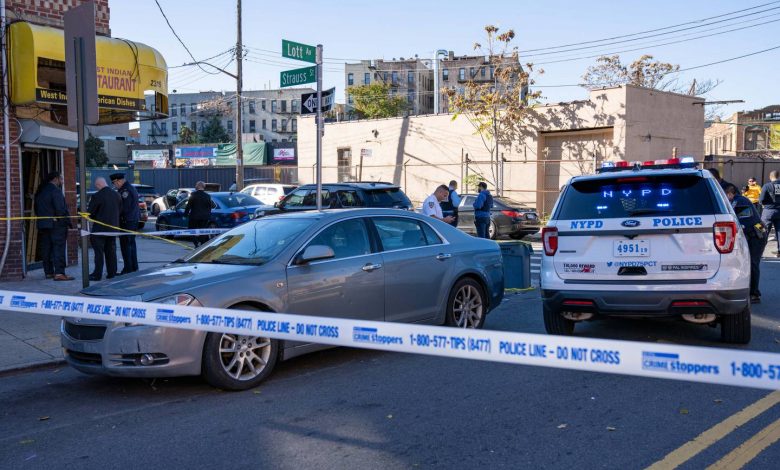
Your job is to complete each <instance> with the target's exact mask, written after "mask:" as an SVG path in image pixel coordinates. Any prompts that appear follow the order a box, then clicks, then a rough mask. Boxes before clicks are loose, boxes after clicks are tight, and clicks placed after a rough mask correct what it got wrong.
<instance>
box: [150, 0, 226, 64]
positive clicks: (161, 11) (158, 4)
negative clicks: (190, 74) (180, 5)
mask: <svg viewBox="0 0 780 470" xmlns="http://www.w3.org/2000/svg"><path fill="white" fill-rule="evenodd" d="M154 3H156V4H157V8H158V9H159V10H160V13H162V16H163V18H164V19H165V22H166V23H167V24H168V28H170V30H171V32H172V33H173V35H174V36H176V39H178V40H179V43H180V44H181V45H182V47H184V50H185V51H187V54H189V55H190V58H191V59H192V60H193V61H195V62H197V61H198V59H196V58H195V56H194V55H192V52H190V48H189V47H187V45H186V44H184V41H182V40H181V38H180V37H179V34H178V33H177V32H176V30H175V29H173V26H172V25H171V22H170V21H168V17H167V16H166V15H165V12H164V11H163V8H162V5H160V2H159V1H158V0H154ZM198 68H200V69H201V70H203V71H204V72H205V73H207V74H209V75H216V74H218V73H219V72H209V71H208V70H206V69H204V68H203V67H201V66H200V64H198Z"/></svg>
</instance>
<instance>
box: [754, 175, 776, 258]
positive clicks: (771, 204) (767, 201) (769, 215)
mask: <svg viewBox="0 0 780 470" xmlns="http://www.w3.org/2000/svg"><path fill="white" fill-rule="evenodd" d="M758 202H760V203H761V205H762V206H763V207H764V209H763V210H762V211H761V222H763V224H764V225H765V226H766V227H767V230H768V231H770V232H771V231H772V227H774V228H775V235H777V236H776V238H777V251H776V252H775V256H777V257H778V258H780V232H778V228H780V171H777V170H773V171H770V172H769V183H767V184H765V185H764V186H763V187H762V188H761V194H760V195H759V196H758Z"/></svg>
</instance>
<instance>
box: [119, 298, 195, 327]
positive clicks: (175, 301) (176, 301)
mask: <svg viewBox="0 0 780 470" xmlns="http://www.w3.org/2000/svg"><path fill="white" fill-rule="evenodd" d="M152 302H154V303H156V304H168V305H190V306H194V307H202V306H203V304H201V303H200V301H198V299H196V298H195V297H193V296H191V295H190V294H175V295H172V296H170V297H163V298H161V299H155V300H152ZM125 326H147V325H144V324H143V323H125Z"/></svg>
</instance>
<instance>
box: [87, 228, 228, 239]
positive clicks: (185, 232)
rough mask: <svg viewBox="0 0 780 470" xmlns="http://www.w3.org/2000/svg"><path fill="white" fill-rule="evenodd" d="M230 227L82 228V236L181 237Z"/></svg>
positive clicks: (220, 231) (214, 231) (206, 233)
mask: <svg viewBox="0 0 780 470" xmlns="http://www.w3.org/2000/svg"><path fill="white" fill-rule="evenodd" d="M228 230H230V229H227V228H188V229H179V230H160V231H157V232H130V231H128V232H89V231H87V230H82V231H81V235H82V236H85V237H86V236H89V235H99V236H101V237H121V236H126V235H136V236H154V237H166V236H167V237H179V236H198V235H221V234H223V233H225V232H227V231H228Z"/></svg>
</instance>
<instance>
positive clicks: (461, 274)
mask: <svg viewBox="0 0 780 470" xmlns="http://www.w3.org/2000/svg"><path fill="white" fill-rule="evenodd" d="M501 263H502V258H501V251H500V249H499V247H498V245H497V244H496V243H495V242H493V241H490V240H483V239H478V238H474V237H472V236H469V235H466V234H464V233H462V232H461V231H459V230H457V229H455V228H454V227H451V226H450V225H447V224H445V223H443V222H440V221H438V220H434V219H432V218H430V217H424V216H422V215H419V214H414V213H411V212H406V211H399V210H393V209H355V210H338V211H322V212H307V213H297V214H286V215H278V216H270V217H264V218H262V219H258V220H254V221H252V222H249V223H246V224H244V225H241V226H239V227H236V228H234V229H233V230H230V231H229V232H226V233H224V234H222V235H220V236H219V237H217V238H215V239H213V240H211V242H209V243H208V244H206V245H204V246H202V247H201V248H200V249H198V250H196V251H194V252H192V253H190V254H189V255H188V256H186V257H184V258H183V259H180V260H177V261H175V262H173V263H170V264H167V265H165V266H162V267H159V268H155V269H150V270H145V271H141V272H138V273H134V274H132V275H129V276H123V277H121V278H119V279H114V280H111V281H106V282H103V283H100V284H97V285H95V286H93V287H90V288H88V289H85V290H84V291H83V292H82V293H83V294H84V295H89V296H101V297H109V298H116V299H128V300H139V301H150V302H158V303H170V304H179V305H196V306H207V307H220V308H234V309H249V310H260V311H270V312H285V313H295V314H301V315H317V316H330V317H341V318H358V319H365V320H378V321H388V322H420V323H428V324H436V325H441V324H446V325H452V326H454V327H461V328H481V327H482V325H483V323H484V321H485V316H486V315H487V313H488V312H489V311H490V310H492V309H493V308H494V307H496V306H498V305H499V304H500V303H501V299H502V297H503V290H504V277H503V270H502V264H501ZM61 338H62V345H63V348H64V350H65V358H66V359H67V361H68V363H69V364H70V365H71V366H73V367H74V368H76V369H78V370H80V371H82V372H85V373H92V374H104V375H115V376H127V377H163V376H165V377H170V376H181V375H199V374H202V375H203V376H204V377H205V379H206V380H207V381H208V382H209V383H210V384H212V385H214V386H216V387H220V388H224V389H233V390H242V389H247V388H251V387H254V386H256V385H257V384H259V383H260V382H261V381H262V380H263V379H265V378H266V377H267V376H268V375H269V374H270V373H271V371H272V370H273V368H274V365H275V363H276V362H277V360H285V359H289V358H292V357H295V356H298V355H300V354H305V353H308V352H312V351H315V350H319V349H323V348H326V347H328V346H323V345H318V344H310V343H301V342H294V341H279V340H275V339H270V338H264V337H243V336H236V335H232V334H218V333H206V332H203V331H190V330H182V329H175V328H163V327H155V326H147V325H138V324H132V323H101V322H97V321H93V320H73V319H65V320H63V323H62V334H61Z"/></svg>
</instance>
